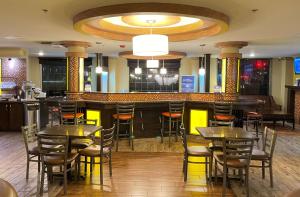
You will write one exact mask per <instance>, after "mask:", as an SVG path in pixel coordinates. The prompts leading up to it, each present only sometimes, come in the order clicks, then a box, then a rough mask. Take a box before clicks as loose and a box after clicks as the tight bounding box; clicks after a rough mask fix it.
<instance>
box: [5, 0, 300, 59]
mask: <svg viewBox="0 0 300 197" xmlns="http://www.w3.org/2000/svg"><path fill="white" fill-rule="evenodd" d="M139 2H162V3H179V4H180V3H182V0H161V1H156V0H151V1H147V0H135V1H132V0H127V1H124V0H102V1H99V0H84V1H82V0H81V1H79V0H62V1H59V0H43V1H36V0H26V1H20V0H2V1H0V7H1V8H2V9H1V13H0V26H1V31H0V46H1V47H11V46H13V47H22V48H25V49H27V50H28V51H29V53H30V55H32V56H37V55H38V54H37V53H38V52H39V51H43V52H44V54H45V56H63V55H64V52H65V51H66V49H64V48H61V47H58V46H51V45H43V44H39V42H40V41H54V42H56V41H62V40H77V41H87V42H91V43H92V47H90V48H89V49H88V52H89V53H95V52H102V53H103V54H104V55H109V56H117V55H118V53H119V52H122V51H128V50H132V48H131V43H130V42H126V41H113V40H106V39H103V38H99V37H93V36H89V35H85V34H82V33H79V32H77V31H75V30H74V28H73V21H72V19H73V17H74V16H75V15H76V14H77V13H79V12H82V11H84V10H87V9H90V8H95V7H99V6H105V5H112V4H120V3H139ZM184 3H185V4H189V5H194V6H202V7H208V8H211V9H214V10H216V11H220V12H222V13H224V14H226V15H228V16H229V18H230V24H229V31H227V32H225V33H223V34H220V35H217V36H212V37H208V38H201V39H198V40H193V41H184V42H171V43H170V45H169V47H170V50H172V51H181V52H185V53H187V55H188V56H200V55H202V54H203V53H211V54H213V55H218V53H219V49H218V48H216V47H215V43H217V42H223V41H247V42H249V45H248V46H247V47H245V48H243V49H242V50H241V51H242V53H243V56H244V57H250V54H251V53H253V54H254V55H255V57H286V56H296V55H299V54H300V25H299V19H300V12H299V7H300V1H295V0H285V1H282V0H273V1H270V0H251V1H245V0H226V1H224V0H185V1H184ZM43 9H47V10H48V12H44V11H43ZM253 9H258V10H257V11H256V12H253V11H252V10H253ZM11 37H16V38H17V39H7V38H11ZM96 42H98V44H96ZM201 44H206V46H205V47H201V46H200V45H201ZM120 45H125V47H124V48H121V47H120Z"/></svg>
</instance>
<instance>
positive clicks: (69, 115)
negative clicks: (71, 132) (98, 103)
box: [63, 113, 84, 119]
mask: <svg viewBox="0 0 300 197" xmlns="http://www.w3.org/2000/svg"><path fill="white" fill-rule="evenodd" d="M83 116H84V113H76V114H75V118H77V119H78V118H82V117H83ZM63 118H64V119H74V114H64V115H63Z"/></svg>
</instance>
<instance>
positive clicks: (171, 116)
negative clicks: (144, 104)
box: [161, 101, 184, 147]
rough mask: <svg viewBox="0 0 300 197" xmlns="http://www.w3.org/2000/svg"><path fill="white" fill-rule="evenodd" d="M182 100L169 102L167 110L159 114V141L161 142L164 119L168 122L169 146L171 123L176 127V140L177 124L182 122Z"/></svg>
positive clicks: (176, 133)
mask: <svg viewBox="0 0 300 197" xmlns="http://www.w3.org/2000/svg"><path fill="white" fill-rule="evenodd" d="M183 114H184V102H178V101H177V102H169V111H168V112H163V113H162V114H161V143H163V138H164V133H165V121H168V123H169V130H168V132H167V133H168V135H169V147H170V146H171V134H172V123H173V127H174V126H175V127H176V130H175V132H173V133H174V134H175V137H176V141H177V136H178V132H179V125H180V124H181V123H182V122H183Z"/></svg>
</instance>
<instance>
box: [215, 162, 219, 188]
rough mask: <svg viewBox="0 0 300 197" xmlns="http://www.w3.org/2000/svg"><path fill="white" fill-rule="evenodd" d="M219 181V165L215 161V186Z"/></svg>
mask: <svg viewBox="0 0 300 197" xmlns="http://www.w3.org/2000/svg"><path fill="white" fill-rule="evenodd" d="M217 180H218V163H217V161H215V184H217Z"/></svg>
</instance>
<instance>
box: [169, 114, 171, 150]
mask: <svg viewBox="0 0 300 197" xmlns="http://www.w3.org/2000/svg"><path fill="white" fill-rule="evenodd" d="M171 132H172V119H171V118H169V147H171Z"/></svg>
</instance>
